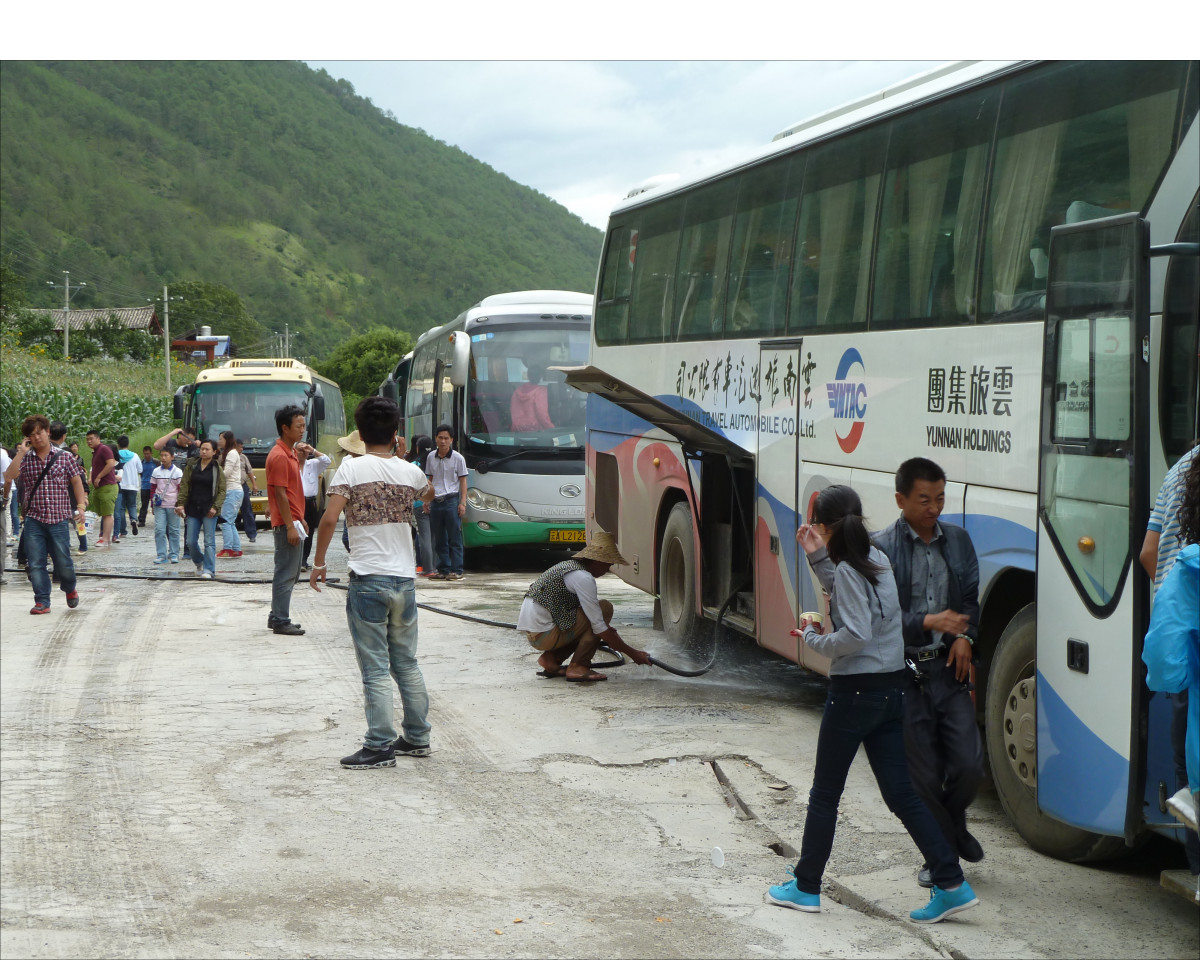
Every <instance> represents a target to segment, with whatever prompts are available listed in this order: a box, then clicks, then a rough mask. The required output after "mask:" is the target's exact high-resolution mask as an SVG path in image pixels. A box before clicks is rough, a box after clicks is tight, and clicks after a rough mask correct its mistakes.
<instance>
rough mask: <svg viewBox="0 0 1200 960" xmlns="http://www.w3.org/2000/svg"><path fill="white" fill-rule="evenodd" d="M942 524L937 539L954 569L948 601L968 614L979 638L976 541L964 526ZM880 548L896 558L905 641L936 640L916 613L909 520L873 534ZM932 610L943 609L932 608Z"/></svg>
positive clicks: (914, 644) (894, 565)
mask: <svg viewBox="0 0 1200 960" xmlns="http://www.w3.org/2000/svg"><path fill="white" fill-rule="evenodd" d="M938 523H939V524H941V527H942V539H940V540H937V541H935V542H936V543H937V544H938V546H939V548H940V549H941V551H942V556H943V557H944V558H945V560H946V567H947V568H948V570H949V572H950V584H949V590H948V596H947V603H948V605H949V608H950V609H951V610H954V611H955V612H957V613H965V614H966V615H967V630H966V632H967V635H968V636H969V637H970V638H971V639H972V640H977V639H978V638H979V560H978V559H977V558H976V556H975V545H974V544H973V543H971V537H970V535H969V534H968V533H967V531H966V530H964V529H963V528H962V527H956V526H954V525H953V524H950V523H945V522H943V521H941V520H939V521H938ZM871 539H872V541H873V542H874V543H875V545H876V546H877V547H879V549H880V550H882V551H883V552H884V553H886V554H887V556H888V559H889V560H890V561H891V562H892V572H893V573H894V574H895V577H896V589H897V590H898V592H899V594H900V609H901V610H902V611H903V613H902V615H901V619H902V621H903V625H904V645H905V646H906V647H924V646H928V645H929V644H931V643H933V637H932V636H931V634H930V632H929V631H928V630H926V629H925V628H924V627H923V625H922V624H923V622H924V619H925V614H923V613H912V612H911V611H910V610H909V608H910V607H911V606H912V553H913V542H912V538H911V537H910V536H909V535H908V523H907V521H905V519H904V517H900V518H899V519H898V520H897V521H896V522H895V523H893V524H892V525H891V526H890V527H888V528H887V529H886V530H880V531H879V532H878V533H876V534H875V535H874V536H873V537H872V538H871ZM929 612H930V613H940V612H941V611H939V610H930V611H929Z"/></svg>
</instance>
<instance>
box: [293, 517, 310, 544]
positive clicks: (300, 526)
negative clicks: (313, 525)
mask: <svg viewBox="0 0 1200 960" xmlns="http://www.w3.org/2000/svg"><path fill="white" fill-rule="evenodd" d="M292 524H293V526H295V528H296V532H297V533H298V534H300V539H301V540H307V539H308V534H307V533H305V532H304V524H303V523H301V522H300V521H299V520H293V521H292Z"/></svg>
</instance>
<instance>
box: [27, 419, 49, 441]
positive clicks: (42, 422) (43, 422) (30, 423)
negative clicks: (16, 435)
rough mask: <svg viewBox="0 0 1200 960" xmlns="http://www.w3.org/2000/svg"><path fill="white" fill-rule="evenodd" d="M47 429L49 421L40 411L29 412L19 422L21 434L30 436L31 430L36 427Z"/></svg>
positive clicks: (31, 434)
mask: <svg viewBox="0 0 1200 960" xmlns="http://www.w3.org/2000/svg"><path fill="white" fill-rule="evenodd" d="M39 428H40V429H42V430H49V429H50V421H49V420H47V419H46V418H45V417H43V416H42V415H41V414H40V413H31V414H30V415H29V416H27V417H26V418H25V420H24V421H23V422H22V423H21V436H23V437H32V436H33V431H34V430H37V429H39Z"/></svg>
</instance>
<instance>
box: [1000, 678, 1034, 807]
mask: <svg viewBox="0 0 1200 960" xmlns="http://www.w3.org/2000/svg"><path fill="white" fill-rule="evenodd" d="M1004 752H1005V754H1007V756H1008V762H1009V764H1010V765H1011V766H1012V769H1013V772H1014V773H1015V774H1016V775H1017V777H1018V778H1019V779H1020V780H1021V782H1022V783H1024V784H1025V786H1027V787H1028V788H1029V789H1030V790H1035V789H1037V683H1036V681H1035V680H1034V678H1033V677H1026V678H1025V679H1023V680H1018V681H1017V682H1016V683H1015V684H1014V685H1013V688H1012V689H1011V690H1010V691H1009V692H1008V700H1007V702H1006V703H1005V705H1004Z"/></svg>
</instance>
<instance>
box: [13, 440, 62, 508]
mask: <svg viewBox="0 0 1200 960" xmlns="http://www.w3.org/2000/svg"><path fill="white" fill-rule="evenodd" d="M57 459H58V451H57V450H51V451H50V456H48V457H47V458H46V465H45V466H44V467H42V472H41V473H40V474H38V478H37V482H36V483H34V485H33V489H32V490H30V491H29V496H28V497H26V498H25V502H24V503H23V504H22V505H21V511H22V512H23V513H28V512H29V505H30V504H31V503H33V495H34V494H35V493H37V488H38V487H40V486H41V485H42V481H43V480H45V479H46V471H47V470H49V469H50V464H52V463H53V462H54V461H55V460H57Z"/></svg>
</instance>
